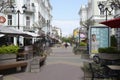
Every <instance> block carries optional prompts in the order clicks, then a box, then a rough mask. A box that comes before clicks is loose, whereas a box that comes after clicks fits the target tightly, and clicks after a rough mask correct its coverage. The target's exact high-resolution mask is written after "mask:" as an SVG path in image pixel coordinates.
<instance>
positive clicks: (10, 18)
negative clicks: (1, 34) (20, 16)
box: [7, 15, 12, 25]
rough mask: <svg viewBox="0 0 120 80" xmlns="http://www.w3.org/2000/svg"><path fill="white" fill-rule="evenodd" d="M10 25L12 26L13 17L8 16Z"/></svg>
mask: <svg viewBox="0 0 120 80" xmlns="http://www.w3.org/2000/svg"><path fill="white" fill-rule="evenodd" d="M7 18H8V25H12V15H8V16H7Z"/></svg>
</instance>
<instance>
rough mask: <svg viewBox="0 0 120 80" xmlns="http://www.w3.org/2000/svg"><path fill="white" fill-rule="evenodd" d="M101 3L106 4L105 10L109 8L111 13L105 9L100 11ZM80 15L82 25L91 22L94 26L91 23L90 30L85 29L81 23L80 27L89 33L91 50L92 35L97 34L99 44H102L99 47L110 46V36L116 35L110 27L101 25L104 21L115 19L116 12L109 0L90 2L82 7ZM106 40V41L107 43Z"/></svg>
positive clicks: (91, 0) (93, 0)
mask: <svg viewBox="0 0 120 80" xmlns="http://www.w3.org/2000/svg"><path fill="white" fill-rule="evenodd" d="M101 3H102V4H104V5H105V6H104V8H107V9H108V10H109V11H105V9H104V10H101V11H100V7H99V4H101ZM110 12H111V13H110ZM79 15H80V22H81V23H86V21H90V22H91V21H93V23H92V24H90V23H89V24H88V29H85V28H86V27H85V26H84V25H83V24H81V23H80V26H81V27H83V28H84V30H86V33H87V32H89V33H88V39H89V48H91V46H92V44H91V43H92V42H91V39H92V36H91V34H96V36H97V39H98V40H99V43H100V45H99V47H108V46H110V35H113V34H115V33H114V30H111V29H110V28H109V27H107V26H105V25H102V24H100V22H102V21H106V20H110V19H113V18H114V10H111V7H110V4H109V1H108V0H88V3H87V5H83V6H81V8H80V11H79ZM105 29H106V30H105ZM88 30H89V31H88ZM104 30H105V31H104ZM102 35H104V36H102ZM104 40H105V41H106V43H105V41H104ZM90 50H91V49H90Z"/></svg>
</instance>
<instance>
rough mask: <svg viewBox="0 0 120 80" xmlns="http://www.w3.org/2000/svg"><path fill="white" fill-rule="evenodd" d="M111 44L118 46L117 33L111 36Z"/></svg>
mask: <svg viewBox="0 0 120 80" xmlns="http://www.w3.org/2000/svg"><path fill="white" fill-rule="evenodd" d="M111 46H112V47H117V39H116V37H115V35H112V36H111Z"/></svg>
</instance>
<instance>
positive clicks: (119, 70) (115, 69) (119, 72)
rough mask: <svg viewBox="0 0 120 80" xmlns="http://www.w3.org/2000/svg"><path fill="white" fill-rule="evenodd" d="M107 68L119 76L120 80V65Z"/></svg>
mask: <svg viewBox="0 0 120 80" xmlns="http://www.w3.org/2000/svg"><path fill="white" fill-rule="evenodd" d="M107 67H108V68H109V69H110V70H111V71H112V73H113V72H115V74H117V77H116V78H117V80H118V79H120V76H119V75H120V65H107Z"/></svg>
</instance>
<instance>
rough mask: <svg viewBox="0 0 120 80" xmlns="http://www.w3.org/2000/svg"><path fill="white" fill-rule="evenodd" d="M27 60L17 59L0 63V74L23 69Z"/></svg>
mask: <svg viewBox="0 0 120 80" xmlns="http://www.w3.org/2000/svg"><path fill="white" fill-rule="evenodd" d="M26 67H27V61H17V62H11V63H3V64H0V74H9V73H14V72H17V71H19V72H20V71H25V68H26Z"/></svg>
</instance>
